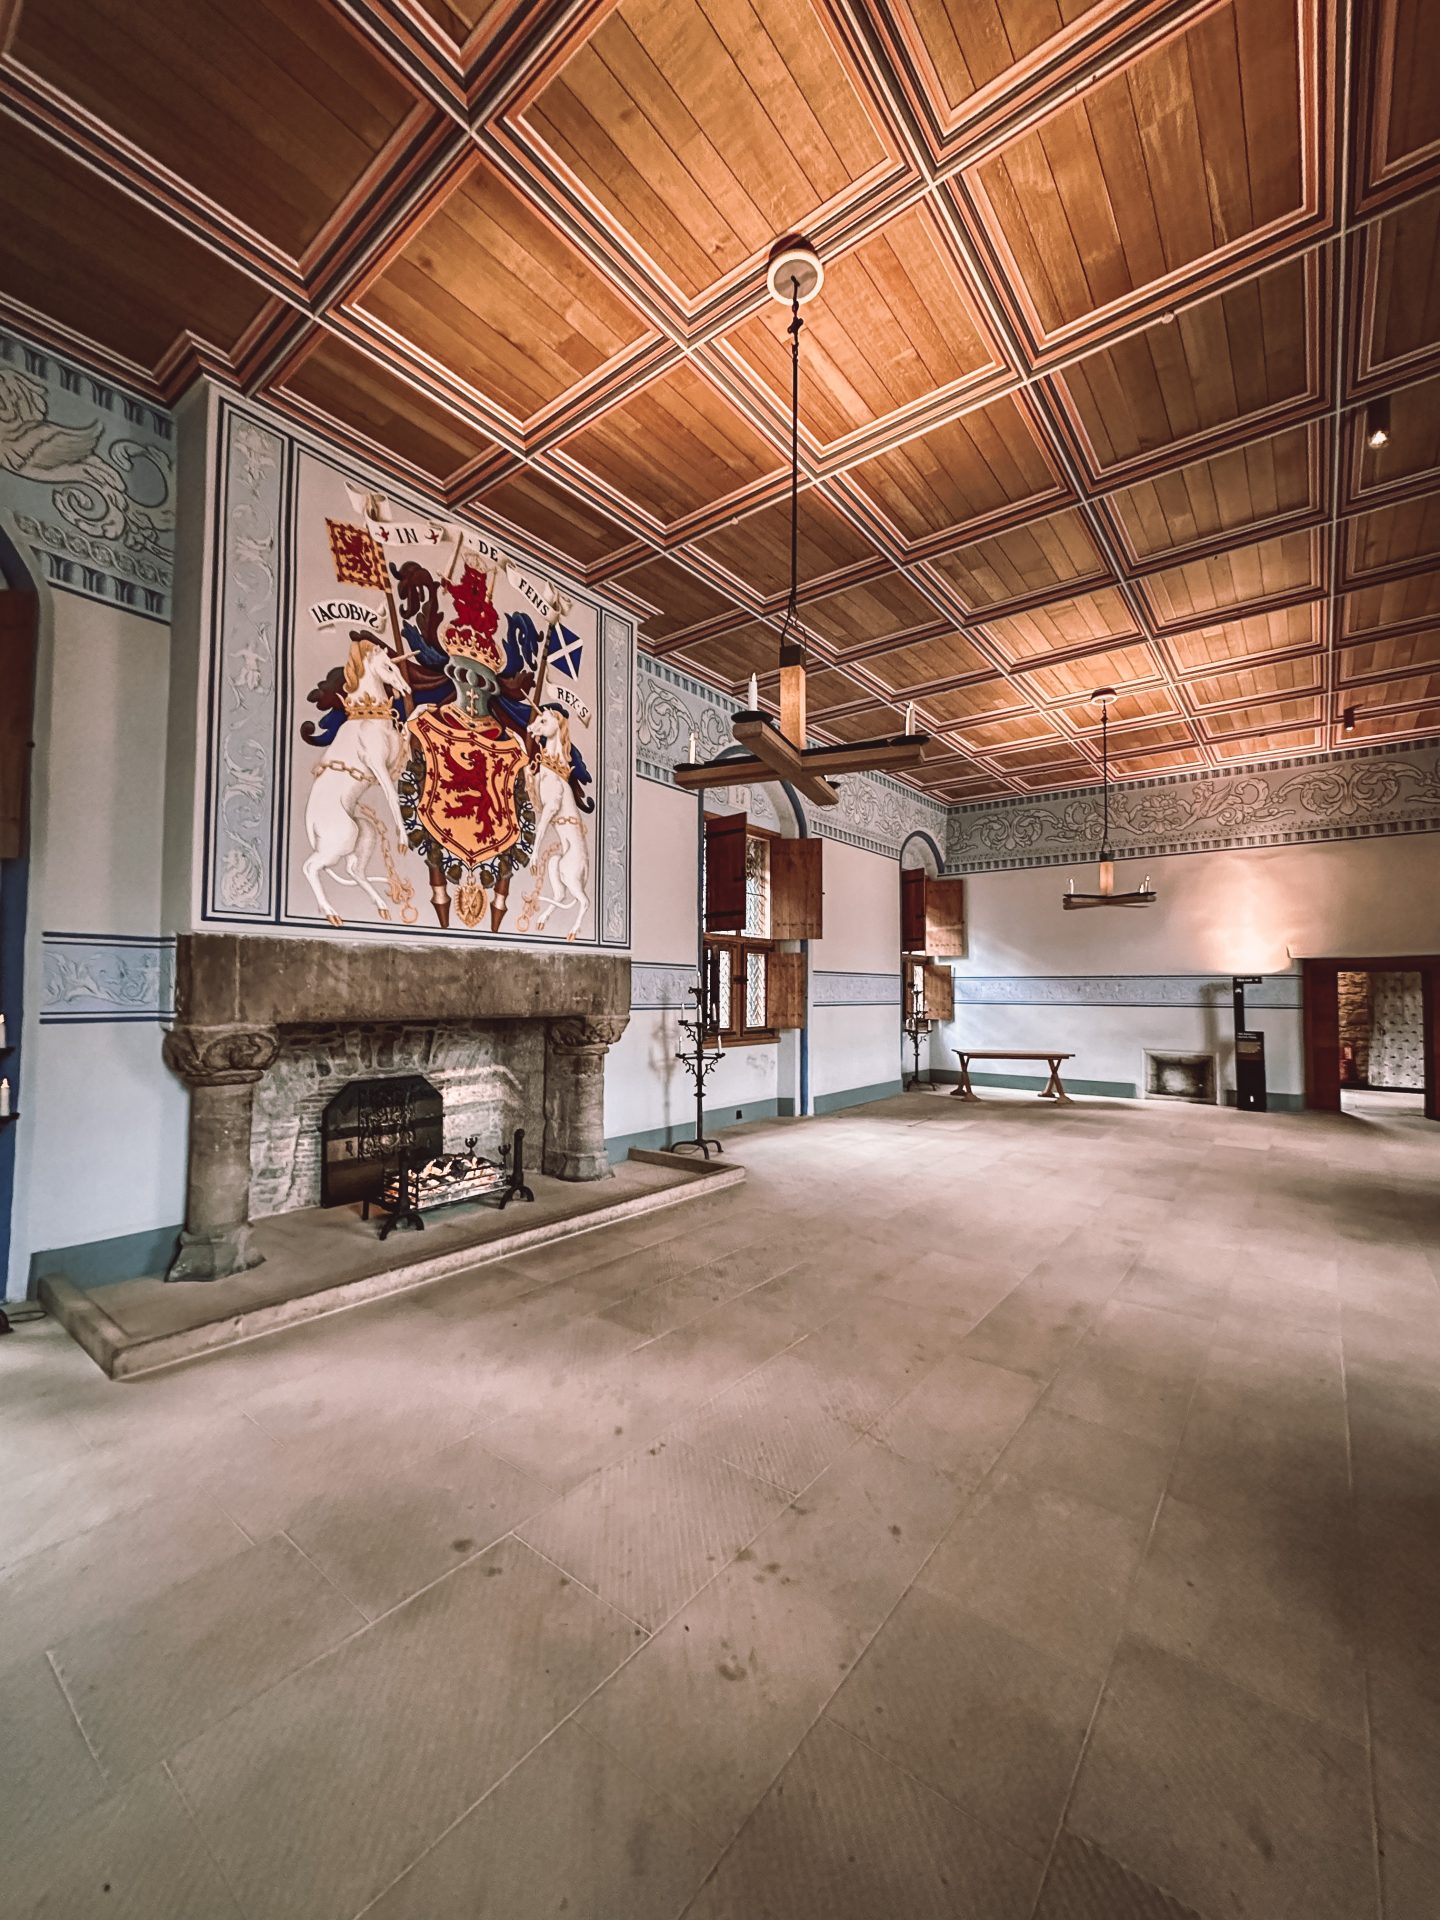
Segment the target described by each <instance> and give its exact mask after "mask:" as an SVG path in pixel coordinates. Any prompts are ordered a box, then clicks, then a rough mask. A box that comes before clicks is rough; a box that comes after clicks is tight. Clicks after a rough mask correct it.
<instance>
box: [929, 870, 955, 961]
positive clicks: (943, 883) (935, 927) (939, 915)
mask: <svg viewBox="0 0 1440 1920" xmlns="http://www.w3.org/2000/svg"><path fill="white" fill-rule="evenodd" d="M923 877H924V880H925V951H926V953H933V954H937V955H939V954H945V955H952V956H954V957H955V958H957V959H959V958H963V957H964V953H965V882H964V881H963V880H934V879H931V878H930V876H929V875H928V874H927V875H925V876H923Z"/></svg>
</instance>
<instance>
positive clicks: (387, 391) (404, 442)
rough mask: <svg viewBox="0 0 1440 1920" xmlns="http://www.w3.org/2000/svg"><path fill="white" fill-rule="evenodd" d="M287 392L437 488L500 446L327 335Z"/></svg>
mask: <svg viewBox="0 0 1440 1920" xmlns="http://www.w3.org/2000/svg"><path fill="white" fill-rule="evenodd" d="M284 391H285V392H286V393H290V394H294V395H295V396H296V398H297V399H300V400H303V401H307V402H308V403H309V404H310V405H311V406H312V407H318V408H319V409H320V411H321V412H322V413H327V414H329V415H330V416H331V417H332V418H333V419H335V420H338V421H340V422H341V423H342V425H344V426H346V427H350V428H352V429H353V430H354V431H355V432H356V433H358V434H362V435H363V436H364V437H365V439H367V440H372V441H374V442H375V443H376V444H377V445H379V446H382V447H389V448H391V449H392V450H393V451H394V452H395V453H398V454H399V455H400V457H401V459H402V460H408V461H409V462H410V464H411V466H413V467H418V468H419V470H420V471H421V472H422V473H425V474H428V475H430V476H431V477H432V478H433V479H434V480H435V481H436V482H437V483H442V484H443V482H444V480H445V479H446V476H447V475H449V474H452V473H455V472H458V470H459V469H460V468H461V467H463V466H465V465H466V464H467V463H468V462H469V461H471V460H474V459H475V458H476V457H477V456H478V455H480V454H485V453H493V452H494V451H496V448H495V443H494V442H493V441H491V440H487V439H486V438H485V436H484V434H482V433H478V432H477V431H476V430H475V429H474V428H473V427H470V426H467V425H466V424H465V422H464V421H463V420H459V419H457V418H456V417H455V415H454V414H452V413H447V412H446V411H445V409H444V408H443V407H441V406H438V405H436V403H435V402H434V401H432V400H429V399H427V398H426V397H425V396H424V395H423V394H419V393H417V392H416V391H415V389H414V388H413V387H411V386H407V385H406V383H405V382H404V381H403V380H401V379H400V378H399V377H398V376H397V375H396V374H393V373H392V372H391V371H390V370H389V368H388V367H385V366H382V365H380V364H379V363H378V362H376V361H374V360H372V359H370V358H369V356H368V355H366V354H363V353H361V352H360V351H359V350H358V349H357V348H355V347H352V346H350V345H349V343H348V342H347V341H344V340H340V339H337V338H336V337H335V335H333V334H324V335H322V336H321V337H320V339H319V342H318V344H317V345H316V346H315V347H314V348H313V349H312V350H311V351H310V352H309V353H307V354H306V356H305V358H304V359H303V360H302V361H301V362H300V363H299V365H298V366H297V367H295V368H294V369H292V371H291V372H290V373H289V374H288V375H287V376H286V379H285V385H284Z"/></svg>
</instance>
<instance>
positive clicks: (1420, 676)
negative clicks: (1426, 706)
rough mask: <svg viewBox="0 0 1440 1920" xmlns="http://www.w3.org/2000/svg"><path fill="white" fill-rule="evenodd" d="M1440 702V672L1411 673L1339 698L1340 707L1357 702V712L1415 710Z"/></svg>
mask: <svg viewBox="0 0 1440 1920" xmlns="http://www.w3.org/2000/svg"><path fill="white" fill-rule="evenodd" d="M1428 700H1440V672H1436V673H1407V674H1402V675H1400V676H1399V677H1397V678H1396V679H1393V680H1374V681H1371V682H1369V683H1368V684H1367V685H1366V686H1364V687H1355V688H1353V689H1351V690H1348V691H1347V692H1345V693H1344V694H1337V695H1336V702H1335V704H1336V706H1337V708H1341V707H1346V706H1349V705H1350V704H1351V703H1352V702H1353V703H1354V705H1355V707H1356V708H1357V710H1360V711H1368V710H1370V709H1372V708H1375V707H1413V706H1420V705H1422V704H1423V703H1424V702H1426V701H1428Z"/></svg>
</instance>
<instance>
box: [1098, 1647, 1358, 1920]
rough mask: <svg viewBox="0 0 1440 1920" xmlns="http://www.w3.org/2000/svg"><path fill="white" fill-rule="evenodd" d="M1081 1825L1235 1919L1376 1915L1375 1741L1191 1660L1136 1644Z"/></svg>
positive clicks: (1105, 1730)
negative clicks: (1371, 1755)
mask: <svg viewBox="0 0 1440 1920" xmlns="http://www.w3.org/2000/svg"><path fill="white" fill-rule="evenodd" d="M1067 1824H1068V1825H1069V1827H1070V1828H1071V1830H1072V1831H1074V1832H1075V1833H1077V1834H1079V1835H1080V1836H1081V1837H1082V1838H1085V1839H1088V1840H1091V1841H1094V1842H1095V1843H1096V1844H1097V1845H1098V1846H1100V1847H1101V1848H1103V1849H1104V1851H1105V1852H1107V1853H1109V1854H1111V1855H1113V1856H1114V1858H1115V1859H1117V1860H1121V1861H1123V1862H1124V1863H1125V1865H1126V1866H1128V1867H1130V1868H1131V1869H1132V1870H1133V1871H1134V1872H1137V1873H1139V1874H1141V1875H1142V1876H1143V1877H1144V1878H1146V1879H1149V1880H1152V1881H1153V1882H1154V1883H1155V1884H1156V1885H1157V1886H1161V1887H1164V1888H1166V1889H1167V1890H1168V1891H1169V1892H1170V1893H1172V1894H1173V1895H1174V1897H1175V1898H1176V1899H1178V1900H1181V1901H1183V1902H1185V1903H1186V1904H1188V1905H1191V1906H1193V1907H1195V1908H1197V1909H1198V1910H1199V1911H1200V1912H1201V1913H1203V1914H1206V1915H1210V1914H1214V1915H1217V1916H1219V1915H1224V1916H1227V1920H1228V1916H1231V1915H1233V1916H1235V1920H1373V1915H1374V1913H1375V1865H1374V1859H1373V1829H1372V1824H1371V1812H1370V1802H1369V1792H1368V1768H1367V1765H1366V1759H1365V1750H1364V1748H1363V1746H1362V1745H1361V1744H1360V1743H1359V1742H1352V1741H1349V1740H1347V1739H1345V1738H1344V1737H1343V1736H1341V1735H1340V1734H1337V1733H1335V1732H1334V1731H1333V1730H1332V1729H1331V1728H1328V1727H1323V1726H1320V1725H1319V1724H1317V1723H1316V1722H1314V1721H1311V1720H1306V1719H1302V1718H1301V1717H1300V1716H1299V1715H1297V1714H1292V1713H1287V1712H1285V1711H1284V1710H1283V1709H1282V1708H1280V1707H1276V1706H1272V1705H1271V1704H1270V1703H1269V1702H1267V1701H1264V1700H1261V1699H1259V1698H1258V1697H1257V1696H1256V1695H1255V1694H1252V1693H1250V1692H1248V1691H1247V1690H1245V1689H1244V1688H1241V1687H1237V1686H1234V1685H1232V1684H1231V1683H1230V1682H1228V1681H1225V1680H1221V1679H1219V1678H1218V1677H1217V1676H1216V1675H1215V1674H1213V1673H1211V1672H1209V1671H1208V1670H1207V1669H1205V1668H1203V1667H1199V1666H1196V1665H1195V1664H1194V1663H1193V1662H1191V1661H1188V1660H1180V1659H1176V1658H1175V1657H1174V1656H1173V1655H1171V1654H1168V1653H1165V1652H1162V1651H1161V1650H1160V1649H1159V1648H1157V1647H1151V1646H1148V1645H1146V1644H1144V1643H1143V1642H1140V1641H1129V1642H1126V1643H1125V1644H1124V1645H1123V1646H1122V1648H1121V1651H1120V1654H1119V1656H1118V1657H1117V1659H1116V1663H1115V1667H1114V1669H1113V1671H1112V1673H1111V1676H1110V1679H1109V1681H1108V1682H1107V1684H1106V1688H1105V1694H1104V1698H1103V1699H1102V1701H1101V1704H1100V1712H1099V1714H1098V1716H1097V1718H1096V1723H1095V1728H1094V1731H1093V1733H1092V1735H1091V1738H1090V1742H1089V1745H1088V1746H1087V1748H1086V1752H1085V1758H1084V1761H1083V1763H1082V1765H1081V1768H1080V1774H1079V1778H1078V1780H1077V1782H1076V1786H1075V1794H1074V1798H1073V1800H1072V1802H1071V1806H1070V1811H1069V1815H1068V1821H1067Z"/></svg>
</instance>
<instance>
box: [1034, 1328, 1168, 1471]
mask: <svg viewBox="0 0 1440 1920" xmlns="http://www.w3.org/2000/svg"><path fill="white" fill-rule="evenodd" d="M1192 1390H1193V1389H1192V1385H1191V1383H1190V1382H1189V1381H1187V1380H1175V1379H1167V1378H1165V1377H1164V1376H1162V1375H1155V1374H1144V1373H1136V1372H1134V1370H1133V1369H1132V1368H1130V1367H1124V1366H1121V1365H1119V1364H1118V1362H1116V1361H1114V1360H1110V1359H1107V1358H1106V1357H1105V1356H1104V1355H1103V1354H1102V1353H1100V1352H1099V1351H1097V1350H1096V1349H1095V1348H1093V1347H1091V1346H1090V1345H1089V1343H1088V1342H1087V1343H1086V1344H1085V1345H1084V1346H1082V1347H1081V1348H1080V1349H1079V1350H1078V1351H1077V1353H1076V1354H1075V1356H1074V1358H1073V1359H1070V1360H1067V1361H1066V1362H1065V1364H1064V1366H1062V1367H1061V1369H1060V1371H1059V1372H1058V1373H1057V1374H1056V1376H1055V1378H1054V1379H1053V1380H1052V1381H1051V1383H1050V1386H1049V1388H1048V1390H1047V1391H1046V1395H1045V1401H1044V1404H1045V1407H1046V1409H1047V1410H1048V1411H1049V1412H1051V1413H1063V1414H1069V1415H1070V1416H1071V1417H1072V1418H1074V1419H1076V1420H1089V1421H1091V1422H1092V1423H1093V1424H1094V1425H1096V1426H1101V1427H1113V1428H1114V1429H1115V1431H1116V1432H1117V1433H1125V1434H1129V1436H1130V1437H1131V1439H1133V1440H1144V1441H1147V1442H1149V1444H1150V1445H1152V1446H1156V1447H1162V1448H1167V1449H1168V1448H1172V1447H1173V1446H1174V1445H1175V1443H1176V1441H1177V1440H1178V1439H1179V1437H1180V1432H1181V1429H1182V1428H1183V1427H1184V1425H1185V1416H1186V1413H1187V1411H1188V1409H1189V1405H1190V1396H1191V1392H1192Z"/></svg>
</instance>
